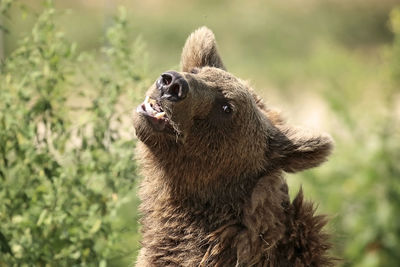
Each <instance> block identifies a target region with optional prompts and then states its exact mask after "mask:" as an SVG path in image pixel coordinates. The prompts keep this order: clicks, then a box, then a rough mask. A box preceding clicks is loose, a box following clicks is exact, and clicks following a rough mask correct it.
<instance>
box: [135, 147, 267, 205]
mask: <svg viewBox="0 0 400 267" xmlns="http://www.w3.org/2000/svg"><path fill="white" fill-rule="evenodd" d="M138 150H139V151H138V152H139V153H138V154H139V155H140V161H141V162H140V163H141V166H142V173H143V176H144V177H146V178H147V179H150V180H151V181H154V182H155V184H157V185H160V184H162V185H163V193H164V194H165V195H169V196H171V198H173V197H177V198H178V199H179V200H180V201H181V200H182V199H185V200H187V201H189V202H190V201H192V202H194V203H200V204H204V205H213V204H215V205H216V206H219V207H220V206H222V205H223V204H227V205H230V206H232V203H237V204H239V205H241V203H242V202H243V201H244V199H246V198H248V196H249V195H250V194H251V190H252V188H253V187H254V185H255V184H256V183H257V180H258V178H259V177H262V176H264V175H268V172H273V171H272V170H266V169H264V168H257V167H254V164H253V165H252V163H248V164H246V163H245V162H238V163H236V162H229V161H228V162H224V160H223V159H219V158H217V157H216V156H215V155H212V154H210V155H203V156H202V155H195V156H193V155H191V156H189V155H188V154H185V153H184V152H183V151H182V150H183V149H182V148H181V147H179V146H170V147H168V149H165V150H163V148H162V147H159V148H157V149H155V148H149V147H147V146H146V145H144V144H142V143H140V144H139V147H138Z"/></svg>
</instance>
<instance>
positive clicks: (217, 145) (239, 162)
mask: <svg viewBox="0 0 400 267" xmlns="http://www.w3.org/2000/svg"><path fill="white" fill-rule="evenodd" d="M136 111H137V112H136V114H135V116H134V126H135V129H136V135H137V137H138V138H139V140H141V141H142V142H143V143H144V144H145V146H146V147H147V149H148V150H149V151H151V153H152V154H153V155H155V157H157V158H158V159H159V160H160V161H164V162H165V164H160V166H161V167H165V168H170V167H171V168H176V169H178V170H179V171H180V172H181V173H182V174H183V173H185V169H186V168H189V169H191V170H194V171H193V172H194V173H196V175H195V176H196V177H195V178H193V179H200V180H201V179H204V180H208V181H209V180H210V179H211V180H213V179H222V180H224V183H229V181H228V180H226V179H227V178H226V177H255V176H257V175H260V174H262V173H265V172H268V171H271V170H284V171H288V172H296V171H300V170H303V169H307V168H310V167H314V166H317V165H318V164H320V163H321V162H323V161H324V160H325V158H326V156H327V155H328V154H329V152H330V150H331V147H332V141H331V138H330V137H329V136H328V135H320V134H313V133H309V132H306V131H304V130H302V129H299V128H294V127H290V126H288V125H286V124H285V123H284V122H283V121H282V120H281V119H280V117H279V114H278V113H277V112H274V111H273V110H271V109H269V108H267V107H266V106H265V105H264V104H263V102H262V101H261V99H260V98H259V97H258V96H257V95H256V94H255V93H254V91H253V90H252V89H251V88H250V86H249V85H248V84H247V83H246V82H244V81H242V80H241V79H239V78H237V77H235V76H234V75H232V74H231V73H229V72H227V71H226V69H225V66H224V64H223V62H222V60H221V57H220V55H219V53H218V51H217V46H216V42H215V38H214V35H213V33H212V32H211V31H210V30H209V29H207V28H206V27H202V28H200V29H198V30H196V31H195V32H193V33H192V34H191V35H190V36H189V38H188V39H187V41H186V44H185V46H184V48H183V52H182V56H181V70H180V71H166V72H164V73H162V74H161V75H160V77H159V78H158V79H157V80H156V81H155V83H154V84H153V85H152V86H151V87H150V89H149V90H148V91H147V93H146V99H145V101H144V102H143V103H142V104H140V105H139V106H138V108H137V110H136ZM185 166H186V167H185ZM192 176H193V175H192Z"/></svg>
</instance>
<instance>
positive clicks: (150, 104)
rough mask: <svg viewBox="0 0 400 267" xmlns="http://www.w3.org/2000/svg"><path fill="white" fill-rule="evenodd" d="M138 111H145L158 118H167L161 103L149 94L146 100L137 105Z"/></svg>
mask: <svg viewBox="0 0 400 267" xmlns="http://www.w3.org/2000/svg"><path fill="white" fill-rule="evenodd" d="M136 112H138V113H143V114H145V115H147V116H150V117H153V118H156V119H158V120H161V119H166V117H165V112H164V111H163V110H162V108H161V107H160V105H158V104H157V102H156V101H155V100H154V99H151V98H150V97H148V96H146V98H145V99H144V102H143V103H142V104H140V105H139V106H138V107H137V109H136Z"/></svg>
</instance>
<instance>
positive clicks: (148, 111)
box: [144, 102, 156, 115]
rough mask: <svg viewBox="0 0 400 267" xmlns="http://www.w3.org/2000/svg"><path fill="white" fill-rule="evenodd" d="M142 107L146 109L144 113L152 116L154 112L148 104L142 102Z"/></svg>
mask: <svg viewBox="0 0 400 267" xmlns="http://www.w3.org/2000/svg"><path fill="white" fill-rule="evenodd" d="M144 106H145V108H146V112H147V113H149V114H150V115H154V114H155V113H156V111H155V110H154V109H153V108H152V107H151V105H150V103H149V102H144Z"/></svg>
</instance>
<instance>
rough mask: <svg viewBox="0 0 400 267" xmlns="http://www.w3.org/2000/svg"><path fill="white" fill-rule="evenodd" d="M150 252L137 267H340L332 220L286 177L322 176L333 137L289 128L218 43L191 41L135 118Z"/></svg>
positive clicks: (198, 34)
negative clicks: (292, 189) (315, 170)
mask: <svg viewBox="0 0 400 267" xmlns="http://www.w3.org/2000/svg"><path fill="white" fill-rule="evenodd" d="M134 126H135V130H136V135H137V137H138V139H139V140H140V142H139V144H138V158H139V161H140V163H141V166H142V172H143V176H144V180H143V181H142V182H141V186H140V193H139V194H140V198H141V201H142V203H141V206H140V211H141V213H142V220H141V223H142V242H141V244H142V248H141V250H140V252H139V256H138V259H137V266H331V265H333V263H334V260H333V258H331V257H330V256H329V254H328V249H329V248H330V244H329V242H328V240H327V239H328V236H327V234H326V233H325V232H324V231H323V229H322V228H323V226H324V225H325V224H326V219H325V217H324V216H317V215H315V214H314V213H315V208H314V207H313V205H312V204H311V203H308V202H305V201H304V200H303V194H302V192H301V190H300V192H299V193H298V195H297V196H296V197H295V198H294V200H293V201H292V202H291V201H290V198H289V195H288V186H287V184H286V181H285V179H284V178H283V172H297V171H301V170H305V169H308V168H311V167H315V166H317V165H319V164H320V163H322V162H323V161H325V160H326V158H327V156H328V155H329V153H330V151H331V148H332V139H331V138H330V137H329V136H328V135H325V134H323V135H320V134H313V133H310V132H306V131H304V130H302V129H300V128H294V127H291V126H288V125H286V124H285V122H284V121H283V120H282V119H281V118H280V116H279V114H278V113H277V112H275V111H273V110H271V109H270V108H268V107H266V106H265V104H263V102H262V100H261V99H260V97H258V96H257V95H256V94H255V93H254V91H253V90H252V89H251V88H250V87H249V85H248V84H247V83H246V82H244V81H242V80H240V79H238V78H236V77H235V76H233V75H232V74H231V73H229V72H227V71H226V69H225V66H224V64H223V63H222V60H221V58H220V55H219V53H218V51H217V47H216V42H215V38H214V34H213V33H212V32H211V31H210V30H209V29H207V28H206V27H202V28H200V29H198V30H196V31H195V32H193V33H192V34H191V35H190V36H189V38H188V39H187V41H186V44H185V46H184V48H183V52H182V57H181V71H180V72H177V71H167V72H164V73H163V74H161V76H160V77H159V78H158V79H157V81H156V82H155V83H154V84H153V86H151V87H150V89H149V90H148V91H147V93H146V99H145V101H144V102H143V103H142V104H140V105H139V106H138V108H137V110H136V112H135V115H134Z"/></svg>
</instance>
